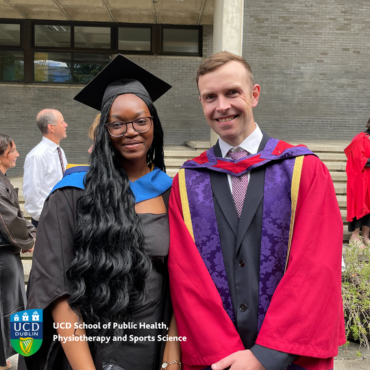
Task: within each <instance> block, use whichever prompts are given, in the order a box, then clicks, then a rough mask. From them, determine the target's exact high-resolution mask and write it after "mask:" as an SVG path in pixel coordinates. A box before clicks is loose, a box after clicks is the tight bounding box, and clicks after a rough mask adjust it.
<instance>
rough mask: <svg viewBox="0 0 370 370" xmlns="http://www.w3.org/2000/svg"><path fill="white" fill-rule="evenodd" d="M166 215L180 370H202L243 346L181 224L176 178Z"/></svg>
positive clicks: (187, 232)
mask: <svg viewBox="0 0 370 370" xmlns="http://www.w3.org/2000/svg"><path fill="white" fill-rule="evenodd" d="M168 215H169V223H170V250H169V255H168V270H169V275H170V289H171V299H172V304H173V308H174V313H175V317H176V324H177V329H178V332H179V336H185V337H186V341H183V342H181V351H182V363H183V365H184V366H183V369H184V370H187V369H192V370H197V369H204V368H205V367H208V366H210V365H211V364H213V363H215V362H217V361H219V360H220V359H222V358H224V357H226V356H228V355H229V354H230V353H233V352H236V351H240V350H243V349H244V346H243V343H242V341H241V339H240V337H239V334H238V332H237V331H236V329H235V326H234V325H233V323H232V321H231V320H230V318H229V316H228V315H227V313H226V311H225V310H224V308H223V305H222V300H221V297H220V295H219V294H218V291H217V289H216V287H215V284H214V282H213V280H212V278H211V276H210V275H209V273H208V270H207V268H206V266H205V264H204V262H203V260H202V257H201V256H200V254H199V252H198V249H197V247H196V245H195V243H194V241H193V239H192V237H191V235H190V233H189V231H188V229H187V227H186V225H185V223H184V220H183V214H182V206H181V198H180V191H179V181H178V177H177V176H176V177H175V178H174V181H173V184H172V189H171V195H170V201H169V210H168ZM189 277H191V278H189ZM184 307H187V308H189V307H191V309H187V310H185V309H184ZM195 323H196V324H195Z"/></svg>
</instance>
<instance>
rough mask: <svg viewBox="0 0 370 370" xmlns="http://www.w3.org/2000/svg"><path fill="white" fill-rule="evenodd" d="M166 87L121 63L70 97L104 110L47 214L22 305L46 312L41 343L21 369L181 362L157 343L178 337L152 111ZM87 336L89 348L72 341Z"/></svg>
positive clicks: (138, 367) (139, 367)
mask: <svg viewBox="0 0 370 370" xmlns="http://www.w3.org/2000/svg"><path fill="white" fill-rule="evenodd" d="M133 71H136V72H135V73H134V72H133ZM127 78H129V79H127ZM117 80H118V81H117ZM139 80H140V82H139ZM144 86H145V87H144ZM169 88H170V86H169V85H168V84H166V83H165V82H163V81H161V80H159V79H158V78H156V77H155V76H153V75H151V74H149V73H148V72H146V71H145V70H142V69H141V68H140V67H139V66H137V65H136V64H134V63H132V62H130V61H129V60H128V59H126V58H124V57H123V56H121V55H118V56H117V57H116V58H115V59H114V60H113V61H112V62H111V63H110V64H109V65H108V66H107V67H105V69H104V70H103V71H102V72H100V74H99V75H98V76H97V77H95V79H94V80H93V81H91V82H90V84H89V85H87V87H86V88H85V89H84V90H82V91H81V92H80V93H79V94H78V95H77V96H76V98H75V99H76V100H78V101H80V102H83V103H84V104H87V105H89V106H91V107H94V108H96V109H100V108H101V118H100V123H99V125H98V127H97V128H96V130H95V144H94V149H93V152H92V154H91V166H90V167H89V168H88V171H87V173H85V172H84V171H86V168H83V167H82V168H81V167H72V168H71V169H69V170H67V171H66V173H65V175H64V178H63V179H62V181H61V182H60V183H59V184H58V185H56V187H55V188H54V190H53V191H52V192H51V195H50V196H49V197H48V199H47V200H46V202H45V205H44V209H43V212H42V215H41V218H40V223H39V228H38V240H37V246H36V248H35V249H36V252H35V255H34V261H33V268H32V272H31V279H30V280H31V282H30V290H29V304H28V309H32V308H42V309H44V311H43V315H44V316H43V320H44V324H43V327H44V339H43V344H42V347H41V349H40V350H39V351H38V352H37V353H36V354H34V355H33V356H30V357H27V358H24V359H25V363H24V359H22V360H21V367H20V369H25V368H27V369H28V370H40V369H44V370H51V369H53V370H59V369H60V370H67V369H73V370H82V369H83V370H95V369H99V370H100V369H102V368H103V369H104V370H121V369H124V370H134V369H135V370H151V369H153V370H154V369H156V370H157V369H159V368H160V367H161V364H162V361H165V362H172V361H176V362H177V360H179V359H180V358H179V357H180V353H179V352H180V350H179V345H178V343H175V342H167V343H168V344H166V348H165V350H164V346H165V342H163V341H159V340H158V335H160V336H161V338H162V337H163V336H165V335H166V334H171V333H175V332H176V329H175V325H176V324H175V322H174V320H171V315H172V313H171V306H170V298H169V292H168V279H167V266H166V256H167V254H168V248H169V232H168V219H167V211H166V203H167V201H168V196H169V191H170V186H171V183H172V182H171V179H170V178H169V177H168V176H167V175H166V174H165V173H164V172H163V171H164V160H163V131H162V127H161V124H160V120H159V118H158V115H157V112H156V109H155V107H154V105H153V101H154V100H155V99H157V98H158V97H159V96H160V95H162V94H163V93H164V92H166V91H167V90H168V89H169ZM97 96H98V99H97V100H96V97H97ZM91 97H93V99H91ZM94 99H95V101H94ZM99 99H100V102H99ZM92 100H93V101H92ZM65 322H68V323H71V324H72V328H71V329H64V326H63V324H64V323H65ZM143 323H145V324H146V325H149V326H147V327H146V328H143V327H140V324H143ZM163 323H164V324H165V325H167V327H169V330H166V327H165V326H164V325H163ZM170 323H171V325H170ZM81 324H85V326H86V325H88V326H87V328H85V329H83V328H81ZM74 325H79V328H78V329H77V330H74ZM58 326H59V327H58ZM57 335H60V337H58V339H56V336H57ZM83 335H86V336H87V337H88V338H90V340H91V341H90V342H88V341H76V340H75V339H76V337H77V336H83ZM64 337H69V338H68V340H64ZM135 337H136V338H139V337H141V338H140V339H138V340H137V342H136V343H135ZM98 338H99V339H98ZM114 339H117V340H118V341H114ZM108 340H109V343H108V344H107V343H103V341H105V342H107V341H108ZM63 341H65V343H63ZM163 351H164V355H163ZM175 366H176V367H178V365H177V364H176V365H171V368H170V370H173V369H174V370H175V369H176V367H175Z"/></svg>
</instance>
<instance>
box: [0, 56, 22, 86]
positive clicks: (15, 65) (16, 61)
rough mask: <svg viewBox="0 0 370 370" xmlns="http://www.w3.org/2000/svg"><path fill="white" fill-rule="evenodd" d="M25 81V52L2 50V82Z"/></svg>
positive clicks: (0, 78) (0, 75)
mask: <svg viewBox="0 0 370 370" xmlns="http://www.w3.org/2000/svg"><path fill="white" fill-rule="evenodd" d="M23 80H24V53H23V51H5V50H0V81H23Z"/></svg>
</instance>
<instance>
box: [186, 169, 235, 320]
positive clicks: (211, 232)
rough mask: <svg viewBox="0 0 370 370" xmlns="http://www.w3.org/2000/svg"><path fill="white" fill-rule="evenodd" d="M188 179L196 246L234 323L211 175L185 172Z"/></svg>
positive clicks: (190, 171) (203, 172) (187, 186)
mask: <svg viewBox="0 0 370 370" xmlns="http://www.w3.org/2000/svg"><path fill="white" fill-rule="evenodd" d="M185 179H186V189H187V193H188V200H189V207H190V214H191V220H192V225H193V232H194V239H195V244H196V246H197V248H198V251H199V253H200V255H201V257H202V259H203V261H204V263H205V265H206V267H207V269H208V272H209V274H210V275H211V277H212V280H213V282H214V283H215V285H216V288H217V290H218V292H219V294H220V296H221V299H222V303H223V306H224V309H225V311H226V312H227V314H228V315H229V317H230V319H231V320H232V322H233V323H235V316H234V310H233V306H232V303H231V296H230V290H229V284H228V281H227V276H226V270H225V264H224V259H223V255H222V248H221V241H220V235H219V232H218V227H217V220H216V214H215V208H214V204H213V197H212V188H211V180H210V176H209V173H208V172H206V171H195V170H185Z"/></svg>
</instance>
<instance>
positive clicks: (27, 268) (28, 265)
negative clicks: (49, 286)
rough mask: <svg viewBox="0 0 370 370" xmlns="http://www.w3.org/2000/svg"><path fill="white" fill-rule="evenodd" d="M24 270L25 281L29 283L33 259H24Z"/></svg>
mask: <svg viewBox="0 0 370 370" xmlns="http://www.w3.org/2000/svg"><path fill="white" fill-rule="evenodd" d="M22 264H23V270H24V282H25V283H28V279H29V277H30V271H31V267H32V260H25V259H22Z"/></svg>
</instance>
